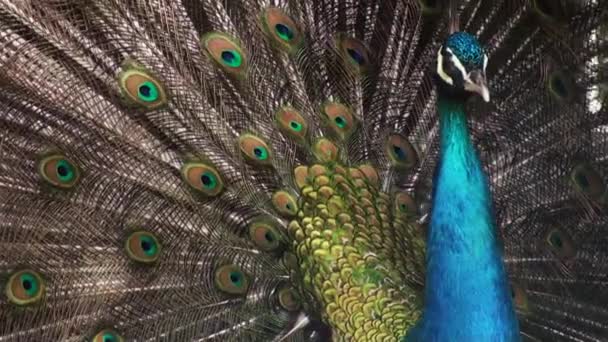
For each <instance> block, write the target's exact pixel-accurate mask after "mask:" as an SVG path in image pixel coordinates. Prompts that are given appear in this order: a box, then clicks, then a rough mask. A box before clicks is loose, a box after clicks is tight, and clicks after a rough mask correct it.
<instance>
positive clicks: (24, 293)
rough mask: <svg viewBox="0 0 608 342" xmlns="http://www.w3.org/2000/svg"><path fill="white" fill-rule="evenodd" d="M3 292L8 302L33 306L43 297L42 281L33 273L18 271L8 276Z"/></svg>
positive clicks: (43, 287)
mask: <svg viewBox="0 0 608 342" xmlns="http://www.w3.org/2000/svg"><path fill="white" fill-rule="evenodd" d="M5 292H6V295H7V296H8V299H9V301H10V302H12V303H13V304H15V305H28V304H33V303H36V302H38V301H39V300H40V299H42V296H43V295H44V292H45V286H44V281H43V280H42V277H41V276H40V275H39V274H38V273H36V272H34V271H30V270H22V271H18V272H16V273H14V274H13V275H11V276H10V278H9V280H8V283H7V284H6V291H5Z"/></svg>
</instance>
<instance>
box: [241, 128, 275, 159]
mask: <svg viewBox="0 0 608 342" xmlns="http://www.w3.org/2000/svg"><path fill="white" fill-rule="evenodd" d="M239 147H240V149H241V152H242V153H243V155H244V156H245V158H246V159H247V160H249V161H250V162H252V163H255V164H261V165H271V163H272V162H271V154H270V149H269V148H268V145H267V144H266V142H264V141H263V140H262V139H260V138H258V137H256V136H254V135H252V134H243V135H241V136H240V137H239Z"/></svg>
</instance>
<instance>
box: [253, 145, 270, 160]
mask: <svg viewBox="0 0 608 342" xmlns="http://www.w3.org/2000/svg"><path fill="white" fill-rule="evenodd" d="M253 154H254V155H255V156H256V157H257V158H258V159H259V160H266V159H267V158H268V151H267V150H266V148H265V147H263V146H258V147H254V148H253Z"/></svg>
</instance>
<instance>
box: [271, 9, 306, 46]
mask: <svg viewBox="0 0 608 342" xmlns="http://www.w3.org/2000/svg"><path fill="white" fill-rule="evenodd" d="M261 19H262V27H263V28H264V31H265V33H266V36H268V38H270V41H271V43H273V46H275V47H277V48H279V49H281V50H283V51H286V52H288V53H293V52H295V51H297V50H298V49H299V48H300V46H301V45H302V42H303V37H302V34H301V33H300V30H299V29H298V27H297V25H296V23H295V22H294V21H293V20H292V19H291V18H290V17H289V16H288V15H287V14H285V13H284V12H283V11H282V10H280V9H278V8H267V9H266V10H264V12H263V13H262V17H261Z"/></svg>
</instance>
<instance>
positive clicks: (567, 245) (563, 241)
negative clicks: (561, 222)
mask: <svg viewBox="0 0 608 342" xmlns="http://www.w3.org/2000/svg"><path fill="white" fill-rule="evenodd" d="M545 242H546V243H547V246H548V247H549V249H550V250H551V251H552V252H553V253H555V254H556V255H557V256H558V257H559V258H560V259H570V258H573V257H574V256H575V255H576V248H575V247H574V243H573V242H572V239H571V238H570V236H569V235H568V234H567V233H565V232H564V231H562V230H561V229H551V230H550V231H549V232H548V233H547V235H546V236H545Z"/></svg>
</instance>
